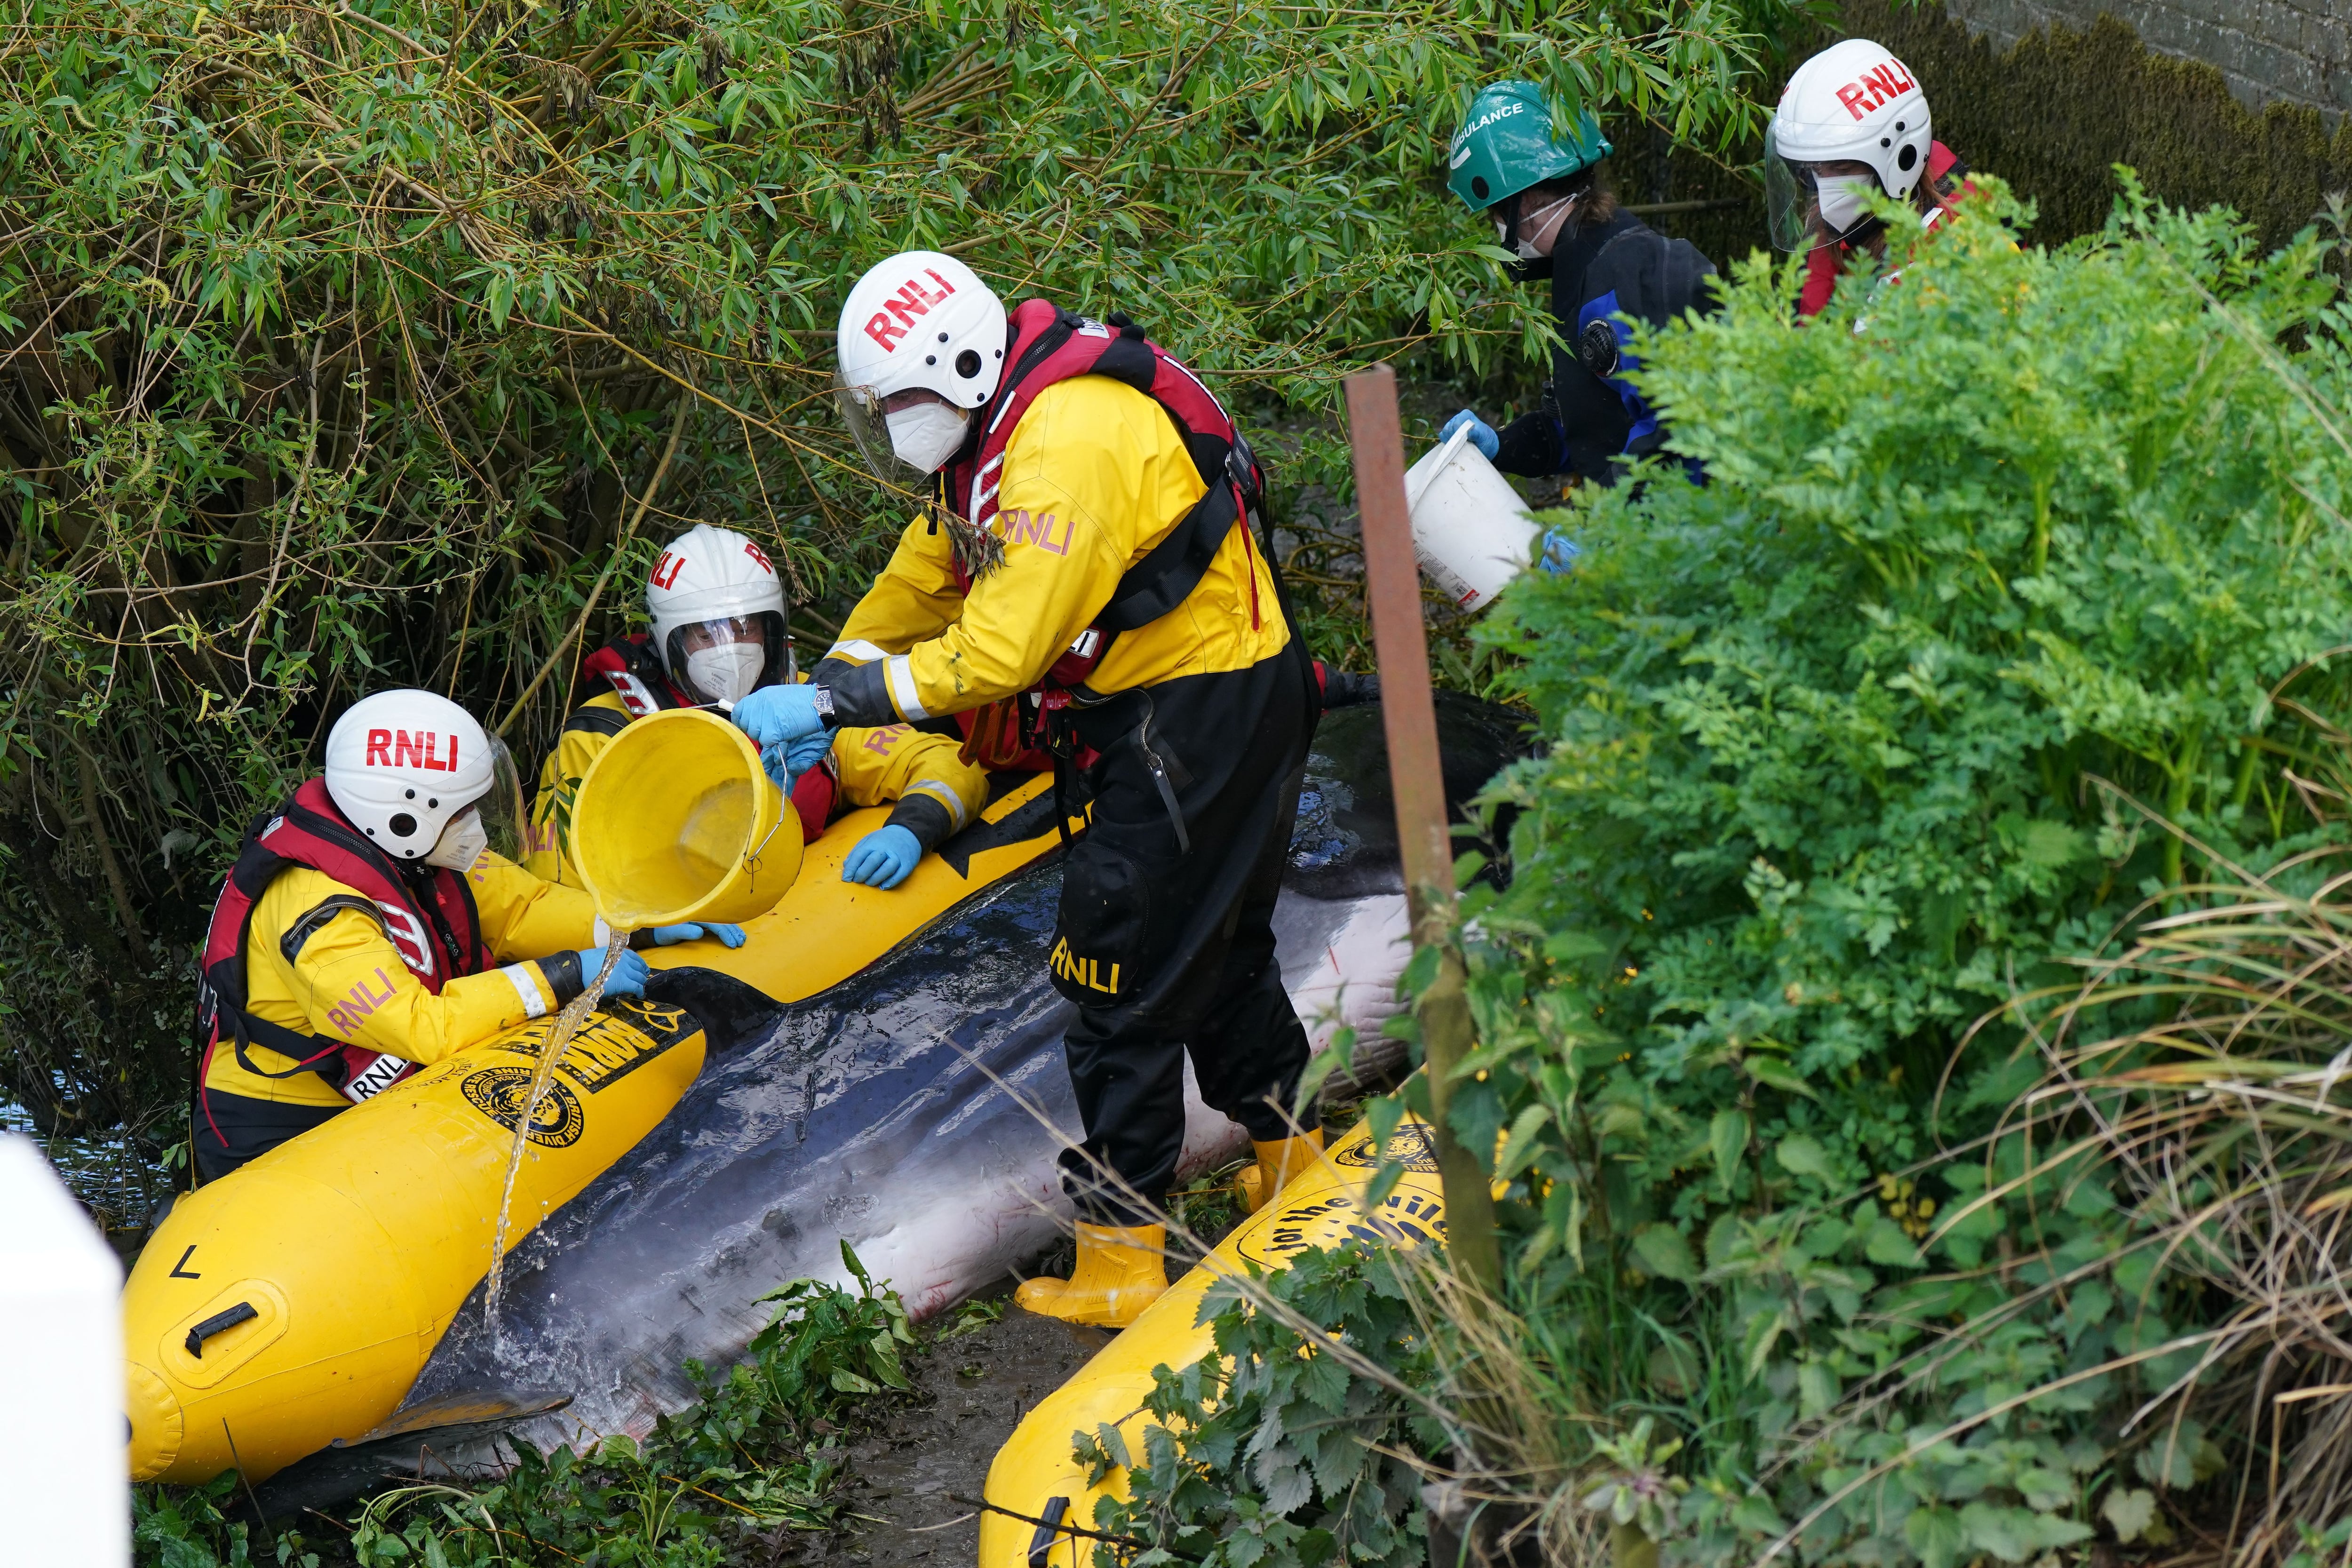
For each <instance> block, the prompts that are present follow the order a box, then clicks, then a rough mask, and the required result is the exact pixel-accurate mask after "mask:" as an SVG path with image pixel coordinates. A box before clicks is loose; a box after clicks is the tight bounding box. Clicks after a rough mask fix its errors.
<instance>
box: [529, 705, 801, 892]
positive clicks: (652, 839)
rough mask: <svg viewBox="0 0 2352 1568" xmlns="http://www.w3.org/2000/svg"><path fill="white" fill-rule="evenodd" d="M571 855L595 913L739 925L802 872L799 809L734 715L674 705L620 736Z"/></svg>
mask: <svg viewBox="0 0 2352 1568" xmlns="http://www.w3.org/2000/svg"><path fill="white" fill-rule="evenodd" d="M572 861H573V863H574V864H576V865H577V866H578V867H579V868H580V875H581V878H582V879H583V880H584V881H585V882H586V883H587V884H588V891H589V892H590V894H592V895H593V897H594V898H595V900H596V908H597V910H599V912H601V913H602V914H603V915H604V918H605V919H606V920H607V921H611V922H612V923H613V924H614V926H616V927H620V928H623V929H625V930H629V931H640V930H643V929H644V928H645V927H646V926H660V925H675V924H677V922H678V921H735V922H740V921H748V920H751V919H752V918H753V917H754V916H758V915H763V914H766V913H767V912H768V911H769V910H772V909H773V908H775V907H776V901H777V900H779V899H782V897H783V896H784V893H785V891H786V890H787V889H790V888H791V887H792V885H793V878H794V877H796V876H798V875H799V874H800V868H801V819H800V814H799V813H797V812H795V811H794V810H793V807H792V803H791V802H790V801H788V800H786V799H785V798H784V795H783V792H782V791H781V790H779V789H778V788H776V786H775V784H773V783H772V782H771V781H770V780H769V778H768V775H767V774H766V773H764V772H762V771H761V767H760V749H759V748H758V747H757V746H754V745H753V744H752V743H751V737H750V736H748V735H746V734H744V733H743V731H740V730H738V729H737V728H735V726H734V725H732V724H730V723H729V722H728V721H726V720H724V719H720V718H718V717H716V716H714V715H712V714H709V713H705V712H703V711H701V710H698V709H693V708H673V709H670V710H667V711H665V712H660V713H654V714H649V715H647V716H646V717H645V718H643V719H639V720H637V721H635V722H634V723H632V724H631V725H629V727H628V728H627V729H625V730H623V731H621V732H620V733H619V734H618V735H615V736H614V737H613V741H612V743H611V744H610V745H608V746H606V747H605V748H604V751H603V752H601V753H600V754H599V755H598V756H597V758H596V761H595V762H594V763H592V764H591V765H590V767H589V769H588V776H587V777H586V778H584V779H583V780H581V781H580V793H579V795H577V796H576V797H574V799H573V801H572Z"/></svg>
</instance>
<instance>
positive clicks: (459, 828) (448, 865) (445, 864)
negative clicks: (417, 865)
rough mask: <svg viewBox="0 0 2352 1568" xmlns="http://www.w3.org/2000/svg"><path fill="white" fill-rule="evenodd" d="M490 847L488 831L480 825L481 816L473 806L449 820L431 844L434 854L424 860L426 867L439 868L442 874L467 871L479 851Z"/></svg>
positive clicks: (479, 855) (479, 856)
mask: <svg viewBox="0 0 2352 1568" xmlns="http://www.w3.org/2000/svg"><path fill="white" fill-rule="evenodd" d="M488 847H490V830H489V829H488V828H487V827H484V826H482V814H481V812H480V811H479V810H478V809H476V808H475V807H473V806H470V805H469V806H467V808H466V809H465V810H464V811H463V812H461V813H459V814H458V815H457V816H453V817H451V818H450V819H449V824H448V826H446V827H444V828H442V829H441V837H439V838H438V839H436V841H435V842H434V845H433V853H432V854H430V855H427V856H426V857H425V864H426V865H427V866H438V867H440V868H442V869H443V870H445V871H470V870H472V869H473V868H474V862H475V861H477V860H478V859H480V858H482V851H483V850H485V849H488Z"/></svg>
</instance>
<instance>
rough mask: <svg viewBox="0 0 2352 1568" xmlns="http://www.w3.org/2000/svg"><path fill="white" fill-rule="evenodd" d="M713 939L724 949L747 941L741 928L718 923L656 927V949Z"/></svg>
mask: <svg viewBox="0 0 2352 1568" xmlns="http://www.w3.org/2000/svg"><path fill="white" fill-rule="evenodd" d="M706 936H707V937H711V938H714V939H716V940H717V941H718V942H719V945H720V946H722V947H740V946H742V945H743V943H744V942H745V941H746V940H747V939H746V938H745V937H744V935H743V928H742V927H741V926H730V925H726V924H723V923H721V922H720V921H682V922H681V923H679V924H677V925H674V926H656V927H654V945H655V946H656V947H676V946H677V944H678V943H679V942H698V941H699V940H701V939H702V938H704V937H706Z"/></svg>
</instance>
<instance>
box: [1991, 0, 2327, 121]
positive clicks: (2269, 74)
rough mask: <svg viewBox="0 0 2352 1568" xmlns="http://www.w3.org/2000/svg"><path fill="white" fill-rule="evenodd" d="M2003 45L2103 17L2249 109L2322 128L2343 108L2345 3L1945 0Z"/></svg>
mask: <svg viewBox="0 0 2352 1568" xmlns="http://www.w3.org/2000/svg"><path fill="white" fill-rule="evenodd" d="M1946 8H1947V9H1948V11H1949V13H1950V14H1951V15H1952V16H1954V17H1955V18H1956V19H1958V20H1959V21H1962V22H1965V23H1967V24H1968V26H1969V29H1970V30H1971V31H1973V32H1978V33H1983V34H1988V35H1990V37H1991V38H1992V39H1993V41H1994V43H1995V44H1996V45H1997V46H1998V47H2001V48H2004V49H2006V48H2007V47H2009V46H2010V45H2011V44H2013V43H2015V42H2016V41H2017V40H2018V39H2019V38H2020V37H2023V36H2024V35H2025V34H2026V33H2028V32H2031V31H2032V29H2034V28H2036V27H2047V26H2049V25H2050V24H2052V23H2053V22H2055V23H2062V24H2063V25H2064V26H2068V27H2071V28H2073V29H2074V31H2076V32H2081V31H2084V29H2086V28H2088V27H2089V26H2090V25H2091V24H2092V23H2093V22H2094V21H2095V20H2097V18H2098V16H2099V14H2100V13H2101V12H2103V11H2104V12H2108V13H2111V14H2113V15H2114V16H2116V18H2117V19H2118V20H2120V21H2123V22H2125V23H2127V24H2128V25H2129V26H2131V27H2132V29H2133V30H2134V31H2135V32H2137V33H2138V34H2139V36H2140V40H2141V41H2142V42H2143V43H2145V44H2147V47H2149V48H2151V49H2153V50H2155V51H2157V52H2158V53H2159V54H2167V55H2178V56H2180V57H2182V58H2188V59H2196V60H2203V61H2204V62H2205V63H2206V64H2208V65H2210V66H2213V67H2215V68H2218V69H2219V70H2220V71H2221V75H2222V76H2223V78H2224V79H2227V80H2228V82H2229V84H2230V90H2231V92H2233V93H2235V94H2236V95H2237V97H2238V100H2239V101H2240V102H2242V103H2243V104H2245V105H2246V106H2247V107H2248V108H2250V109H2259V108H2261V107H2262V106H2263V105H2264V104H2266V103H2271V102H2274V101H2281V100H2284V101H2285V102H2288V103H2301V104H2307V105H2309V106H2310V107H2312V108H2314V109H2316V110H2320V112H2321V113H2322V114H2323V115H2325V116H2326V120H2327V123H2328V125H2329V127H2330V129H2333V128H2334V127H2335V125H2336V123H2337V122H2338V121H2339V120H2340V119H2341V117H2342V116H2343V115H2344V113H2345V111H2346V110H2352V0H1948V4H1947V7H1946Z"/></svg>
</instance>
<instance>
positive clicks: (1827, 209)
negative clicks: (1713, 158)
mask: <svg viewBox="0 0 2352 1568" xmlns="http://www.w3.org/2000/svg"><path fill="white" fill-rule="evenodd" d="M1967 180H1968V169H1967V168H1966V166H1965V165H1963V164H1962V163H1961V162H1960V160H1959V159H1958V157H1957V156H1955V155H1954V153H1952V150H1951V149H1950V148H1948V147H1947V146H1945V145H1944V144H1943V143H1942V142H1938V141H1937V140H1935V137H1934V134H1933V132H1932V130H1931V128H1930V122H1929V121H1928V117H1927V94H1926V93H1924V92H1922V91H1921V90H1920V89H1919V83H1918V79H1916V78H1915V77H1914V76H1913V75H1912V74H1911V68H1910V67H1908V66H1906V65H1905V64H1904V63H1903V62H1902V61H1901V60H1899V59H1897V58H1895V53H1894V51H1893V50H1891V49H1889V48H1887V47H1885V45H1883V44H1874V43H1873V42H1871V41H1870V40H1869V39H1868V38H1848V39H1846V40H1845V41H1844V42H1843V43H1841V44H1832V46H1830V47H1828V48H1826V49H1823V50H1822V52H1821V53H1820V54H1817V55H1815V56H1814V57H1813V58H1811V59H1809V60H1807V61H1806V62H1805V63H1804V64H1803V65H1801V66H1799V67H1798V68H1797V70H1796V74H1795V75H1793V76H1791V77H1790V79H1789V85H1788V87H1787V89H1784V90H1783V91H1782V92H1781V94H1780V107H1779V108H1777V109H1775V110H1773V113H1772V122H1771V124H1770V125H1769V126H1768V127H1767V128H1766V129H1765V132H1764V191H1765V196H1766V199H1767V202H1768V204H1769V215H1768V216H1769V221H1770V226H1771V234H1772V243H1773V244H1774V245H1776V246H1778V247H1780V248H1781V249H1782V250H1788V251H1795V252H1798V253H1800V254H1801V255H1803V256H1804V257H1805V281H1804V287H1803V289H1802V291H1801V293H1800V295H1799V296H1798V301H1797V309H1798V311H1799V313H1800V314H1801V315H1806V316H1813V315H1819V314H1820V313H1821V311H1822V309H1823V308H1824V307H1826V306H1827V305H1828V304H1829V302H1830V300H1831V297H1832V295H1834V294H1835V293H1836V291H1837V286H1838V279H1839V277H1840V275H1841V274H1843V272H1844V271H1845V270H1846V268H1848V266H1849V265H1850V264H1851V263H1852V262H1853V261H1854V260H1855V259H1856V258H1860V257H1863V256H1868V257H1871V258H1884V257H1885V254H1886V243H1887V239H1888V235H1887V229H1886V220H1885V219H1884V218H1882V217H1880V216H1878V215H1877V214H1876V213H1874V212H1872V211H1871V210H1870V206H1869V198H1870V197H1872V196H1891V197H1893V198H1894V199H1895V200H1896V201H1898V202H1903V203H1906V204H1907V205H1909V206H1910V207H1911V208H1912V209H1913V210H1914V211H1915V212H1916V213H1917V214H1918V215H1919V226H1920V229H1921V230H1922V231H1923V232H1925V233H1929V234H1932V233H1933V232H1934V231H1935V230H1936V228H1937V226H1938V225H1939V224H1941V223H1942V222H1944V221H1945V220H1946V219H1947V218H1948V217H1950V216H1951V215H1952V214H1953V213H1954V212H1955V211H1957V210H1958V209H1957V207H1956V205H1955V204H1956V203H1957V202H1958V199H1959V197H1960V196H1961V195H1964V194H1965V193H1966V191H1967V188H1968V186H1967Z"/></svg>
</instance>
